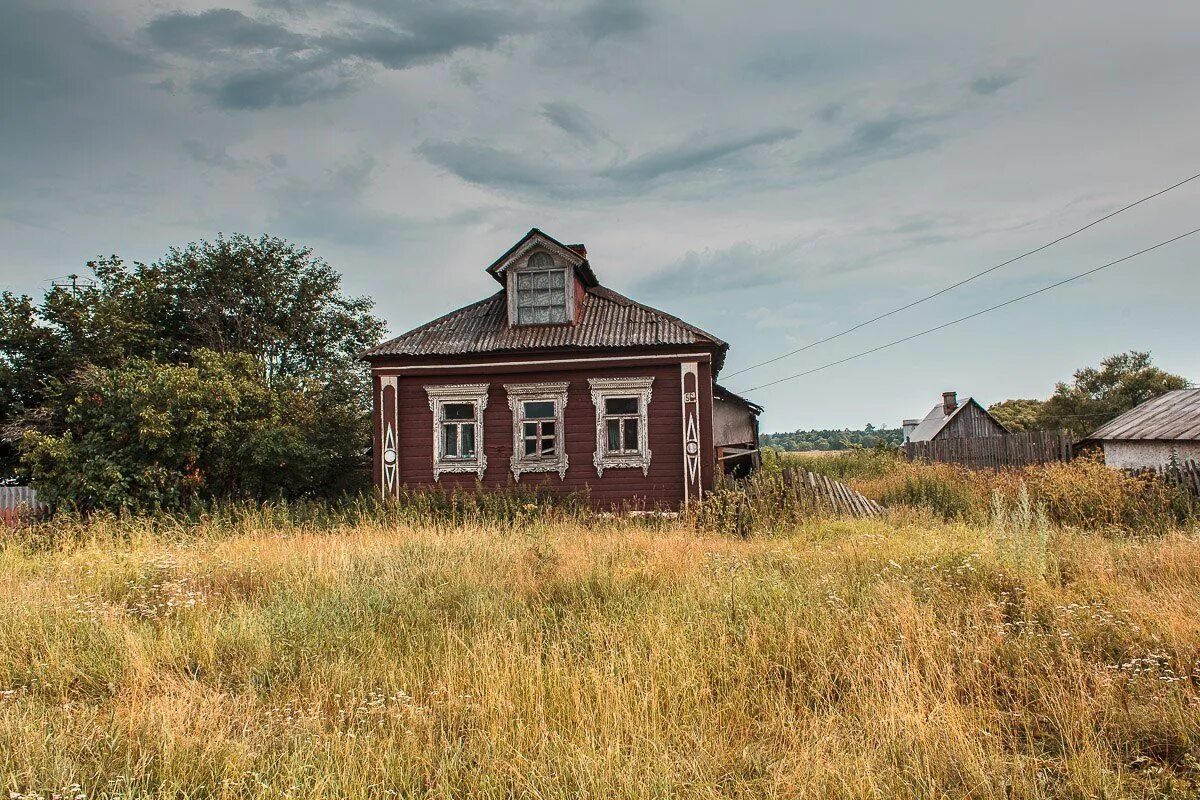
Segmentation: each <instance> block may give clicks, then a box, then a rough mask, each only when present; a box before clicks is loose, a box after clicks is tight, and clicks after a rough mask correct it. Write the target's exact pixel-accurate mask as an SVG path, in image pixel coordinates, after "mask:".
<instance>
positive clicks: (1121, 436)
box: [1085, 389, 1200, 442]
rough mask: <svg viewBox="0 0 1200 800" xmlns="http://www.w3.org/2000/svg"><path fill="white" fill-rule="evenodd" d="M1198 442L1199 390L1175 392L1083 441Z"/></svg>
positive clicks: (1097, 430)
mask: <svg viewBox="0 0 1200 800" xmlns="http://www.w3.org/2000/svg"><path fill="white" fill-rule="evenodd" d="M1126 439H1141V440H1159V441H1162V440H1168V441H1171V440H1174V441H1178V440H1188V441H1200V389H1176V390H1175V391H1173V392H1167V393H1166V394H1164V395H1161V396H1159V397H1156V398H1154V399H1153V400H1147V401H1146V402H1144V403H1142V404H1141V405H1140V406H1137V407H1136V408H1133V409H1130V410H1129V411H1126V412H1125V413H1124V414H1122V415H1121V416H1119V417H1117V418H1116V419H1114V420H1112V421H1110V422H1107V423H1105V424H1104V425H1102V426H1100V427H1099V428H1097V429H1096V430H1095V431H1093V432H1092V433H1091V434H1090V435H1088V436H1087V437H1085V441H1097V442H1099V441H1120V440H1126Z"/></svg>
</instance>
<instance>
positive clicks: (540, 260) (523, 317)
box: [516, 252, 569, 325]
mask: <svg viewBox="0 0 1200 800" xmlns="http://www.w3.org/2000/svg"><path fill="white" fill-rule="evenodd" d="M516 279H517V281H516V282H517V286H516V289H517V297H516V310H517V324H518V325H539V324H549V323H555V322H567V321H569V317H568V314H567V271H566V270H565V269H564V268H562V267H559V266H556V265H555V263H554V258H553V257H552V256H551V255H550V254H549V253H545V252H537V253H534V254H533V255H531V256H530V257H529V263H528V264H527V266H526V268H525V269H523V270H521V271H520V272H518V273H517V274H516Z"/></svg>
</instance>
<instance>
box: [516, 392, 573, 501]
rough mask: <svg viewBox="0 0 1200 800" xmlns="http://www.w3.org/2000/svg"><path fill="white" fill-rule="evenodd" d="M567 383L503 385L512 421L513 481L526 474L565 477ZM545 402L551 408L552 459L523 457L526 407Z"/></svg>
mask: <svg viewBox="0 0 1200 800" xmlns="http://www.w3.org/2000/svg"><path fill="white" fill-rule="evenodd" d="M567 386H568V384H567V382H566V381H562V382H560V383H506V384H504V389H505V391H507V392H508V407H509V409H511V410H512V417H513V452H512V457H511V458H510V459H509V466H510V467H511V469H512V474H513V479H514V480H517V481H520V480H521V474H522V473H525V472H557V473H558V477H559V480H562V479H565V478H566V477H567V465H568V463H569V458H568V456H567V442H566V426H565V424H564V422H565V416H566V408H567ZM530 402H547V403H553V404H554V454H553V455H552V456H542V455H536V456H527V455H525V422H526V420H525V406H524V404H525V403H530Z"/></svg>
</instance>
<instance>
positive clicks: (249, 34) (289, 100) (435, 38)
mask: <svg viewBox="0 0 1200 800" xmlns="http://www.w3.org/2000/svg"><path fill="white" fill-rule="evenodd" d="M359 5H364V4H362V3H360V4H359ZM285 8H286V9H287V10H289V11H291V12H293V13H300V12H301V11H302V10H303V8H302V4H299V3H295V4H289V5H287V6H285ZM376 10H378V11H381V12H382V11H386V12H387V13H386V21H385V22H381V23H365V22H363V21H361V19H359V18H358V17H355V18H353V19H352V20H342V19H341V18H334V19H332V20H326V19H323V20H322V21H323V23H324V24H323V27H324V30H322V31H320V32H316V33H307V34H301V33H298V32H296V31H293V30H291V29H289V28H288V27H286V26H285V25H283V24H280V23H277V22H270V21H266V20H261V19H254V18H252V17H250V16H247V15H246V14H244V13H242V12H241V11H238V10H235V9H229V8H217V9H210V10H207V11H201V12H198V13H184V12H174V13H170V14H164V15H162V16H159V17H157V18H155V19H154V20H152V21H151V22H150V23H149V25H147V26H146V29H145V33H146V36H147V39H148V40H149V41H150V42H151V43H153V44H154V45H155V46H156V47H157V48H159V49H160V50H161V51H163V52H167V53H170V54H173V55H175V56H179V57H182V58H184V59H185V60H187V61H189V62H190V68H191V70H192V71H193V72H195V73H198V75H199V77H196V78H194V79H193V80H192V83H193V85H195V86H196V87H197V88H199V89H200V90H201V91H202V92H203V93H205V94H207V95H208V96H210V97H212V98H213V99H214V101H215V102H216V103H217V105H218V106H220V107H223V108H229V109H238V110H262V109H266V108H270V107H274V106H298V105H302V104H304V103H308V102H312V101H314V100H319V99H324V98H329V97H337V96H340V95H344V94H346V93H348V92H350V91H351V90H353V89H355V88H356V87H357V86H359V85H360V83H361V82H362V80H363V79H364V78H366V77H367V76H368V75H369V74H370V72H371V71H372V70H373V69H377V68H382V69H387V70H403V69H408V68H410V67H413V66H415V65H418V64H423V63H428V62H430V61H434V60H437V59H439V58H442V57H445V56H448V55H450V54H452V53H455V52H457V51H460V50H464V49H478V48H490V47H493V46H495V45H496V44H497V43H498V42H499V41H500V40H501V39H503V38H504V37H506V36H508V35H511V34H513V33H517V32H519V31H522V30H524V29H525V28H526V22H525V21H524V19H523V18H522V17H520V16H518V15H516V14H514V13H511V12H501V11H494V10H488V9H474V8H465V7H458V6H452V5H446V4H418V5H404V6H380V7H379V8H378V9H376ZM308 27H313V26H312V24H311V23H310V24H309V26H308Z"/></svg>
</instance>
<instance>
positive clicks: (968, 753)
mask: <svg viewBox="0 0 1200 800" xmlns="http://www.w3.org/2000/svg"><path fill="white" fill-rule="evenodd" d="M129 526H133V527H136V526H135V525H134V524H133V523H130V524H129V525H128V526H124V527H123V526H122V525H121V524H119V523H104V524H98V525H96V526H93V528H91V529H89V531H86V532H82V531H81V532H76V533H75V535H72V536H69V537H63V538H62V539H61V541H64V542H67V544H61V545H59V546H57V547H56V548H53V549H50V550H36V549H31V548H26V547H21V546H18V544H17V543H15V542H10V543H9V544H8V545H7V546H5V547H0V692H2V693H3V694H0V775H2V776H3V778H2V781H0V790H4V791H8V792H10V793H11V795H12V796H17V797H22V798H24V797H29V796H30V795H31V794H32V795H34V796H38V797H49V793H50V792H53V791H57V792H59V793H60V794H62V795H63V796H75V795H83V796H86V797H88V798H94V797H104V796H114V797H115V796H120V797H195V798H200V797H205V798H217V797H219V798H244V797H263V798H267V797H270V798H280V797H295V798H318V797H379V798H383V797H424V796H429V797H447V798H450V797H454V798H457V797H513V796H529V797H579V796H585V797H662V796H681V797H746V798H750V797H755V798H757V797H789V798H790V797H806V798H807V797H812V798H825V797H837V798H840V797H911V798H930V797H968V796H969V797H977V798H1032V797H1099V796H1105V797H1116V796H1159V795H1167V794H1170V793H1172V792H1176V793H1186V792H1188V791H1189V790H1191V791H1195V790H1196V787H1197V780H1198V778H1200V763H1198V758H1200V663H1198V659H1200V616H1198V615H1197V614H1196V600H1197V597H1198V596H1200V591H1198V589H1200V539H1197V538H1196V537H1195V536H1192V535H1185V534H1182V533H1179V534H1174V535H1169V536H1165V537H1160V538H1155V539H1145V540H1118V539H1113V538H1104V537H1099V536H1093V535H1084V534H1074V533H1061V532H1059V533H1055V534H1054V535H1053V536H1052V538H1051V541H1050V544H1049V558H1048V565H1047V566H1046V567H1045V568H1044V569H1039V570H1038V571H1036V572H1034V571H1031V570H1025V569H1022V568H1020V567H1018V566H1014V565H1012V564H1011V563H1010V562H1009V561H1006V560H1005V559H1003V558H1001V557H1000V556H999V554H998V553H997V548H996V546H995V544H994V542H993V536H992V534H991V533H990V532H989V531H988V530H987V529H985V528H976V527H971V526H967V525H962V524H944V523H940V522H936V523H935V522H930V521H927V520H926V521H922V520H921V519H920V517H919V516H918V515H909V516H908V517H903V516H895V517H893V518H891V519H889V520H885V521H872V522H849V521H839V520H825V521H814V522H811V523H809V524H804V525H800V526H798V527H796V528H795V529H794V530H793V531H791V532H790V533H788V534H786V535H778V536H773V537H769V538H759V539H750V540H748V541H741V540H734V539H730V538H725V537H719V536H706V535H700V534H697V533H696V532H695V530H694V529H692V528H690V527H688V526H687V525H686V524H685V523H684V522H682V521H681V522H678V523H674V524H668V525H665V526H662V527H660V528H659V529H657V530H650V529H646V528H642V527H638V526H637V525H635V524H632V523H627V522H622V521H611V522H594V523H591V524H587V523H582V522H570V521H567V522H561V521H560V522H556V523H553V524H546V523H542V522H539V521H537V520H532V521H528V522H526V523H522V524H519V525H510V526H503V525H500V524H499V523H496V524H471V523H468V524H463V525H457V526H450V525H438V524H432V523H430V524H407V523H404V524H387V525H384V524H372V523H370V522H362V523H360V524H355V525H345V526H341V527H335V528H333V529H331V530H317V529H315V528H313V527H306V526H303V525H288V524H283V523H278V524H276V523H271V524H262V525H255V524H251V523H244V524H241V525H239V526H226V525H218V524H215V523H211V524H208V525H201V526H200V527H199V528H196V529H194V530H191V531H189V532H188V534H187V535H177V534H176V533H171V534H168V533H165V532H163V531H157V532H155V531H151V530H149V529H137V530H135V531H134V532H133V533H132V534H131V532H130V531H131V528H130V527H129ZM76 786H77V787H78V788H76ZM43 792H44V793H46V794H40V793H43ZM2 796H3V795H2V794H0V797H2Z"/></svg>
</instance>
